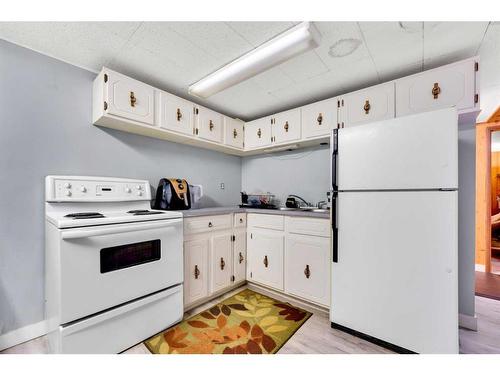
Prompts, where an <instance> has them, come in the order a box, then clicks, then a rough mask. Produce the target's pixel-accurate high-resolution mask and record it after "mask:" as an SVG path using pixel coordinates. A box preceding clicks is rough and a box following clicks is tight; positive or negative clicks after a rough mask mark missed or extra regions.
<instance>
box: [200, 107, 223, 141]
mask: <svg viewBox="0 0 500 375" xmlns="http://www.w3.org/2000/svg"><path fill="white" fill-rule="evenodd" d="M222 127H223V125H222V115H221V114H220V113H217V112H215V111H212V110H211V109H208V108H205V107H197V131H198V133H197V134H198V137H200V138H203V139H206V140H209V141H213V142H217V143H222V134H223V133H222Z"/></svg>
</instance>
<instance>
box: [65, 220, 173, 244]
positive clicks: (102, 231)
mask: <svg viewBox="0 0 500 375" xmlns="http://www.w3.org/2000/svg"><path fill="white" fill-rule="evenodd" d="M179 222H182V219H168V220H161V221H160V222H152V223H148V224H131V223H127V224H123V225H118V226H113V227H108V228H106V226H102V227H100V228H97V229H84V228H78V229H72V230H66V231H63V232H62V234H61V237H62V239H63V240H74V239H77V238H88V237H96V236H105V235H108V234H117V233H128V232H137V231H142V230H148V229H158V228H165V227H169V226H171V225H172V224H175V223H179Z"/></svg>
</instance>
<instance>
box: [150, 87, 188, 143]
mask: <svg viewBox="0 0 500 375" xmlns="http://www.w3.org/2000/svg"><path fill="white" fill-rule="evenodd" d="M156 97H157V103H158V104H157V108H158V111H157V114H158V123H159V125H160V127H162V128H164V129H167V130H171V131H174V132H178V133H181V134H186V135H193V129H194V105H193V103H191V102H190V101H187V100H185V99H182V98H179V97H178V96H175V95H172V94H169V93H167V92H165V91H159V90H157V91H156Z"/></svg>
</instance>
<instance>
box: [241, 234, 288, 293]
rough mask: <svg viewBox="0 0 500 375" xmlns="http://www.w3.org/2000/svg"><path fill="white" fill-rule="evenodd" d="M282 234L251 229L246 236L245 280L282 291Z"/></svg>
mask: <svg viewBox="0 0 500 375" xmlns="http://www.w3.org/2000/svg"><path fill="white" fill-rule="evenodd" d="M284 242H285V241H284V234H283V232H280V231H273V230H265V229H259V230H256V229H251V230H250V232H249V233H248V234H247V254H248V263H247V279H248V280H250V281H255V282H258V283H261V284H264V285H267V286H269V287H272V288H275V289H278V290H283V250H284Z"/></svg>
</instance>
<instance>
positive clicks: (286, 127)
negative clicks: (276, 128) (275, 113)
mask: <svg viewBox="0 0 500 375" xmlns="http://www.w3.org/2000/svg"><path fill="white" fill-rule="evenodd" d="M283 128H284V129H285V132H287V133H288V121H286V122H285V125H284V126H283Z"/></svg>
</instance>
